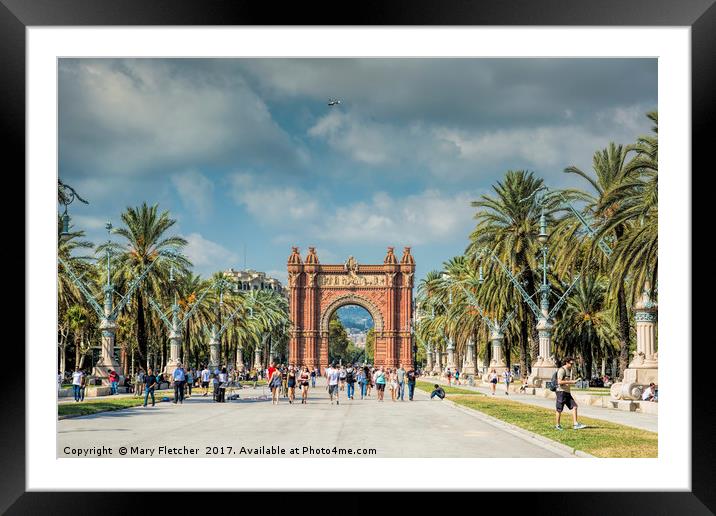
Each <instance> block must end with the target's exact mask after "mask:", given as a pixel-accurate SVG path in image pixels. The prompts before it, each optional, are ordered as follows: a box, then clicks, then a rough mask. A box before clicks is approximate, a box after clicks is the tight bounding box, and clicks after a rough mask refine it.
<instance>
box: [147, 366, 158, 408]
mask: <svg viewBox="0 0 716 516" xmlns="http://www.w3.org/2000/svg"><path fill="white" fill-rule="evenodd" d="M156 385H157V377H156V376H154V375H153V374H152V368H151V367H150V368H148V369H147V374H146V375H145V376H144V407H145V408H146V406H147V401H149V396H151V397H152V407H153V406H155V405H156V401H155V399H154V387H156Z"/></svg>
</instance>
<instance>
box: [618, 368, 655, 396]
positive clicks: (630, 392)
mask: <svg viewBox="0 0 716 516" xmlns="http://www.w3.org/2000/svg"><path fill="white" fill-rule="evenodd" d="M652 382H653V383H655V384H656V385H658V384H659V369H658V368H647V367H640V368H627V369H626V370H625V371H624V378H623V379H622V381H621V382H617V383H615V384H613V385H612V386H611V387H610V389H609V394H610V395H611V397H612V399H617V400H640V399H641V395H642V394H643V393H644V389H646V388H647V387H648V386H649V384H650V383H652Z"/></svg>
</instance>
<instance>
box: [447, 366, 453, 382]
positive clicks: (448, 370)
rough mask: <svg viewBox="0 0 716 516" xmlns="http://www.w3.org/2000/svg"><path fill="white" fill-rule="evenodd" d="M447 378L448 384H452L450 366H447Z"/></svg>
mask: <svg viewBox="0 0 716 516" xmlns="http://www.w3.org/2000/svg"><path fill="white" fill-rule="evenodd" d="M447 380H448V385H452V371H450V368H449V367H448V368H447Z"/></svg>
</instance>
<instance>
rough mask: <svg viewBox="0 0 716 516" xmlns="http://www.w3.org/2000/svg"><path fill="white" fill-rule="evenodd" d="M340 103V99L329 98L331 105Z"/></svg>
mask: <svg viewBox="0 0 716 516" xmlns="http://www.w3.org/2000/svg"><path fill="white" fill-rule="evenodd" d="M340 103H341V100H340V99H328V105H329V106H337V105H338V104H340Z"/></svg>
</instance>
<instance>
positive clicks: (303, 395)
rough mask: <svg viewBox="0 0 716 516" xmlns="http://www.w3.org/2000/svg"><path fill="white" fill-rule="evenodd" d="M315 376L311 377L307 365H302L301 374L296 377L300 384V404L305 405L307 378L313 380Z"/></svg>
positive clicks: (306, 401) (306, 400)
mask: <svg viewBox="0 0 716 516" xmlns="http://www.w3.org/2000/svg"><path fill="white" fill-rule="evenodd" d="M315 378H316V377H315V376H313V377H311V373H309V372H308V367H306V366H303V371H301V376H299V377H298V380H299V384H300V385H301V404H302V405H305V404H306V403H308V381H309V379H311V380H314V381H315Z"/></svg>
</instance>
